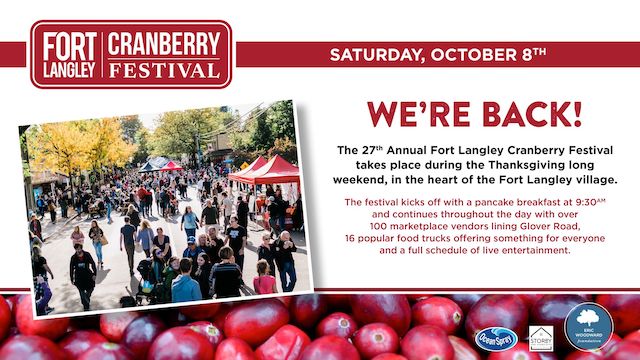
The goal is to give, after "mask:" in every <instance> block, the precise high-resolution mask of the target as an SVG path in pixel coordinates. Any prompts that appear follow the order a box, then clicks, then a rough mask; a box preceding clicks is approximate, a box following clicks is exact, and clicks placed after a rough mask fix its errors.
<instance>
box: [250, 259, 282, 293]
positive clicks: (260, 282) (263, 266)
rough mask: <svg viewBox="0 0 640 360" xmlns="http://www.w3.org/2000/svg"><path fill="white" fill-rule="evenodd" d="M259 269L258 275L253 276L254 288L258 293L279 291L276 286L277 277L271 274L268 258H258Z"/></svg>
mask: <svg viewBox="0 0 640 360" xmlns="http://www.w3.org/2000/svg"><path fill="white" fill-rule="evenodd" d="M256 267H257V270H258V276H256V277H254V278H253V289H254V290H255V291H256V294H258V295H261V294H274V293H277V292H278V288H277V287H276V278H275V277H273V276H271V275H269V263H267V260H265V259H261V260H258V264H257V265H256Z"/></svg>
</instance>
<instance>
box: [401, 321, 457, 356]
mask: <svg viewBox="0 0 640 360" xmlns="http://www.w3.org/2000/svg"><path fill="white" fill-rule="evenodd" d="M400 348H401V349H402V355H404V356H405V357H406V358H407V359H409V360H418V359H420V360H422V359H441V360H453V356H454V351H453V346H452V345H451V343H450V342H449V338H448V337H447V333H446V332H445V331H444V330H442V329H440V328H437V327H435V326H431V325H419V326H416V327H414V328H412V329H411V330H409V332H408V333H407V335H406V336H405V337H404V338H402V341H401V342H400Z"/></svg>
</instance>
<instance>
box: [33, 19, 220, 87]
mask: <svg viewBox="0 0 640 360" xmlns="http://www.w3.org/2000/svg"><path fill="white" fill-rule="evenodd" d="M30 49H31V81H32V83H33V84H34V85H35V86H37V87H39V88H57V89H60V88H76V89H77V88H100V89H105V88H161V89H168V88H205V89H220V88H224V87H226V86H227V85H229V83H230V82H231V64H232V44H231V27H230V26H229V24H227V23H226V22H224V21H221V20H206V21H205V20H202V21H200V20H193V21H191V20H162V21H155V20H135V21H133V20H132V21H120V20H118V21H102V20H88V21H84V20H42V21H38V22H36V23H35V24H34V25H33V26H32V28H31V44H30Z"/></svg>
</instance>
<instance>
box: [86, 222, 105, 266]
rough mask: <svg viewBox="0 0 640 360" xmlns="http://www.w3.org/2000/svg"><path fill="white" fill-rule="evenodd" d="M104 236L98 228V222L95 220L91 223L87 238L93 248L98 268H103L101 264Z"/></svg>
mask: <svg viewBox="0 0 640 360" xmlns="http://www.w3.org/2000/svg"><path fill="white" fill-rule="evenodd" d="M103 236H104V232H103V231H102V229H100V226H98V222H97V221H96V220H92V221H91V228H90V229H89V238H90V239H91V243H92V244H93V248H94V249H95V250H96V257H97V258H98V267H100V268H104V263H103V262H102V237H103Z"/></svg>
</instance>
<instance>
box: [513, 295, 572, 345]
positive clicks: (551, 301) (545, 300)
mask: <svg viewBox="0 0 640 360" xmlns="http://www.w3.org/2000/svg"><path fill="white" fill-rule="evenodd" d="M583 302H584V299H583V298H582V297H580V296H578V295H545V296H544V297H542V299H540V300H538V301H537V302H536V303H535V304H534V305H533V306H532V307H531V311H530V313H531V324H532V325H553V338H554V339H555V347H554V348H555V349H556V350H570V351H573V350H574V348H573V347H572V346H571V345H570V344H569V341H568V340H567V338H566V336H565V334H564V330H563V329H564V320H565V318H566V317H567V315H568V314H569V311H571V309H573V308H574V307H575V306H576V305H578V304H581V303H583ZM518 335H520V334H518Z"/></svg>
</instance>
